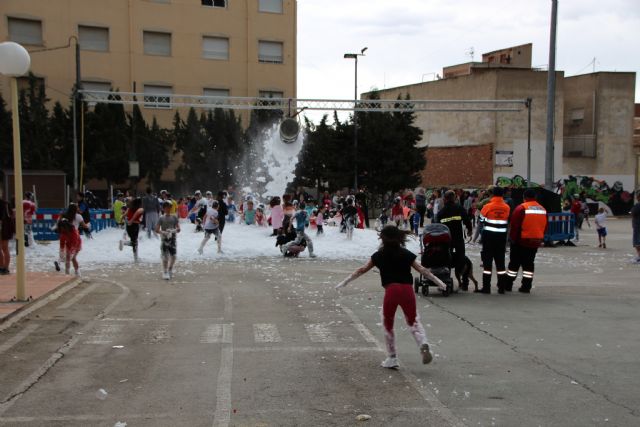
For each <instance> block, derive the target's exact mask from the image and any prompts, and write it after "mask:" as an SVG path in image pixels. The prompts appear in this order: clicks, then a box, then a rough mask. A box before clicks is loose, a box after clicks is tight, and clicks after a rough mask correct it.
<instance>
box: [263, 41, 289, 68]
mask: <svg viewBox="0 0 640 427" xmlns="http://www.w3.org/2000/svg"><path fill="white" fill-rule="evenodd" d="M258 62H263V63H267V64H282V62H283V59H282V43H281V42H265V41H259V42H258Z"/></svg>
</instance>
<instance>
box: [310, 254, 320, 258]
mask: <svg viewBox="0 0 640 427" xmlns="http://www.w3.org/2000/svg"><path fill="white" fill-rule="evenodd" d="M317 256H318V255H316V254H314V253H310V254H309V258H316V257H317Z"/></svg>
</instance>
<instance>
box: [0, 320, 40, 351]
mask: <svg viewBox="0 0 640 427" xmlns="http://www.w3.org/2000/svg"><path fill="white" fill-rule="evenodd" d="M39 327H40V325H38V324H35V323H34V324H30V325H27V326H25V328H24V329H23V330H21V331H20V332H18V333H17V334H15V335H14V336H12V337H11V338H9V339H8V340H7V341H5V342H4V343H3V344H0V354H2V353H4V352H5V351H7V350H9V349H11V348H12V347H13V346H14V345H16V344H18V343H19V342H20V341H22V340H23V339H25V338H26V337H28V336H29V334H31V332H33V331H35V330H36V329H38V328H39Z"/></svg>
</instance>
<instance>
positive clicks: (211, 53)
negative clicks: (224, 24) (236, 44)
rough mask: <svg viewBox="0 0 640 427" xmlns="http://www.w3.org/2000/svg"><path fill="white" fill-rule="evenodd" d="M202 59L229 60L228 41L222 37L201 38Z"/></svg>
mask: <svg viewBox="0 0 640 427" xmlns="http://www.w3.org/2000/svg"><path fill="white" fill-rule="evenodd" d="M202 57H203V58H208V59H229V39H227V38H224V37H208V36H204V37H202Z"/></svg>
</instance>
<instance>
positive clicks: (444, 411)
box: [339, 304, 465, 427]
mask: <svg viewBox="0 0 640 427" xmlns="http://www.w3.org/2000/svg"><path fill="white" fill-rule="evenodd" d="M339 306H340V308H341V309H342V311H344V312H345V314H346V315H347V316H349V319H351V321H352V322H353V324H354V325H361V326H357V329H358V330H360V329H362V330H365V329H366V330H367V331H369V329H368V328H367V327H366V326H365V325H364V323H362V322H361V321H360V318H358V316H357V315H356V314H355V313H354V312H353V311H352V310H351V309H350V308H349V307H345V305H344V304H339ZM369 334H370V335H371V337H373V339H374V340H375V344H376V347H377V348H378V351H380V352H385V349H384V347H383V346H382V343H381V342H380V341H378V340H377V339H376V338H375V337H374V336H373V334H372V333H371V331H369ZM400 374H401V375H402V376H403V377H404V378H405V380H406V381H407V382H408V383H409V384H411V386H412V387H413V388H414V389H415V390H416V391H417V392H418V394H420V396H421V397H422V398H423V399H424V400H425V401H426V402H427V403H428V404H429V405H430V406H431V407H432V408H433V410H434V411H435V412H437V413H438V414H439V415H440V416H441V417H442V418H443V419H444V420H446V421H447V422H448V423H449V425H451V426H454V427H464V425H465V424H464V423H463V422H462V421H460V420H459V419H458V418H457V417H456V416H455V415H453V413H452V412H451V410H450V409H449V408H447V407H446V406H445V405H444V404H443V403H442V402H440V400H438V398H437V397H436V395H435V394H433V393H432V392H431V391H430V390H429V389H427V388H426V387H425V386H424V385H423V384H420V381H418V378H417V377H416V376H415V375H414V374H412V373H411V372H409V370H408V369H400Z"/></svg>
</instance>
